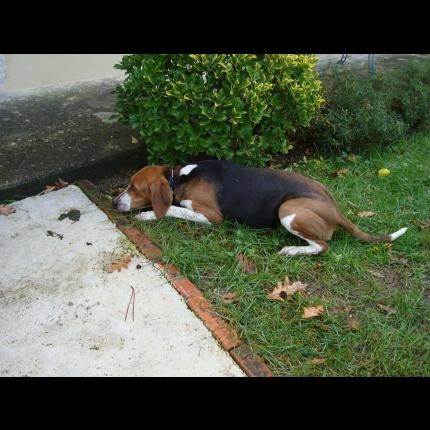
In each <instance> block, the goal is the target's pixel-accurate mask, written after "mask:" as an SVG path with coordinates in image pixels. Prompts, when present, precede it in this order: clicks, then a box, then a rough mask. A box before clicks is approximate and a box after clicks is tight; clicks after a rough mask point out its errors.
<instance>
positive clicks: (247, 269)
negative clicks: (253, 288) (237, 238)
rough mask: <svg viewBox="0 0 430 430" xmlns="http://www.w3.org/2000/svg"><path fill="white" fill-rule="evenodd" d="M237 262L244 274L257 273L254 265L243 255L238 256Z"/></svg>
mask: <svg viewBox="0 0 430 430" xmlns="http://www.w3.org/2000/svg"><path fill="white" fill-rule="evenodd" d="M236 261H237V262H238V263H239V266H240V268H241V269H242V272H243V273H255V267H254V265H253V264H252V263H251V262H250V261H249V260H248V258H247V257H246V256H245V255H243V254H237V255H236Z"/></svg>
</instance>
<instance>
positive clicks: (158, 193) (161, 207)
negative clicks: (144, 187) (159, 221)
mask: <svg viewBox="0 0 430 430" xmlns="http://www.w3.org/2000/svg"><path fill="white" fill-rule="evenodd" d="M149 189H150V191H151V200H152V203H151V205H152V208H153V209H154V212H155V216H156V217H157V218H163V216H164V215H166V212H167V210H168V209H169V208H170V206H171V205H172V201H173V192H172V190H171V188H170V187H169V184H168V182H167V181H157V182H154V183H153V184H151V185H150V186H149Z"/></svg>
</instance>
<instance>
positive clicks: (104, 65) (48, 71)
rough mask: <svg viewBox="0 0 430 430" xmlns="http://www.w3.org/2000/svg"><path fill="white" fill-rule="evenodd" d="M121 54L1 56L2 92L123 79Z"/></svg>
mask: <svg viewBox="0 0 430 430" xmlns="http://www.w3.org/2000/svg"><path fill="white" fill-rule="evenodd" d="M121 58H122V54H3V55H2V54H0V92H1V91H2V90H3V91H11V90H21V89H28V88H39V87H45V86H51V85H62V84H67V83H71V82H76V81H86V80H94V79H102V78H119V79H120V78H123V76H124V74H123V72H122V71H120V70H117V69H114V67H113V66H114V64H116V63H118V62H119V61H120V60H121Z"/></svg>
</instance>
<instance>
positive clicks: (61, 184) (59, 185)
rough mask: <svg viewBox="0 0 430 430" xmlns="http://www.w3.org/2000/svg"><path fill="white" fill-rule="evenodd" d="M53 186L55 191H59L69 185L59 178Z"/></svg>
mask: <svg viewBox="0 0 430 430" xmlns="http://www.w3.org/2000/svg"><path fill="white" fill-rule="evenodd" d="M54 185H55V186H56V188H57V190H59V189H61V188H65V187H67V185H69V183H68V182H66V181H63V180H62V179H61V178H58V180H57V181H55V182H54Z"/></svg>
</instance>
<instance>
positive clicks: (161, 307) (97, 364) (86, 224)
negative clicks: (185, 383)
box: [0, 186, 244, 376]
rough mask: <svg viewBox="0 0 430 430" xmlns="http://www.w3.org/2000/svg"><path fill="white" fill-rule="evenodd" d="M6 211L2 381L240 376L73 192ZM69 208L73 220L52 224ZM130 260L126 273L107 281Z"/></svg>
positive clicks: (156, 274) (1, 226) (175, 297)
mask: <svg viewBox="0 0 430 430" xmlns="http://www.w3.org/2000/svg"><path fill="white" fill-rule="evenodd" d="M13 206H14V207H15V208H16V213H14V214H11V215H9V216H1V215H0V337H1V341H0V376H24V375H26V376H244V374H243V372H242V371H241V370H240V368H239V367H238V366H237V365H236V363H235V362H234V361H233V360H232V359H231V357H230V356H229V355H228V354H227V353H226V352H225V351H224V350H223V349H222V348H221V347H220V346H219V345H218V343H217V342H216V341H215V339H214V338H213V337H212V335H211V333H210V332H209V331H208V330H207V329H206V327H205V326H204V325H203V323H202V322H201V321H200V320H199V319H198V318H197V317H196V316H195V315H194V314H193V313H192V312H191V311H190V310H189V309H188V308H187V306H186V304H185V302H184V300H183V299H182V297H181V296H180V295H179V294H178V293H177V292H176V291H175V290H174V288H173V287H172V286H171V285H170V284H169V282H168V281H167V280H166V279H165V278H164V277H163V276H162V275H161V273H160V271H159V270H157V269H155V268H154V267H153V265H152V263H150V262H149V261H148V260H147V259H146V258H145V257H144V256H142V255H141V254H140V253H139V252H138V251H137V250H136V248H135V247H134V245H133V244H131V242H129V241H128V240H127V239H126V237H125V236H124V235H123V234H122V233H121V232H120V231H119V230H118V229H117V228H116V227H115V226H114V225H113V224H112V223H111V222H110V221H109V220H108V218H107V217H106V215H105V214H104V213H103V212H102V211H101V210H99V209H98V208H97V207H96V206H95V205H94V204H93V203H92V202H91V201H90V200H89V199H88V198H87V197H86V196H85V195H84V194H83V193H82V192H81V190H80V189H79V188H77V187H75V186H69V187H67V188H63V189H61V190H59V191H55V192H51V193H49V194H46V195H43V196H35V197H30V198H27V199H25V200H22V201H20V202H16V203H14V204H13ZM70 209H78V210H80V212H81V218H80V220H79V221H77V222H74V221H72V220H70V219H68V218H66V219H63V220H62V221H59V220H58V217H59V216H60V215H61V214H62V213H67V212H68V211H69V210H70ZM47 231H52V232H55V233H58V234H61V235H63V239H60V238H59V237H58V236H55V235H54V236H49V235H48V234H47ZM87 242H88V243H91V244H92V245H87ZM130 253H131V254H133V255H134V257H133V259H132V260H131V262H130V263H129V265H128V268H127V269H123V270H122V271H120V272H114V273H107V272H106V270H105V267H106V265H107V264H108V263H109V262H111V261H112V260H113V259H114V258H115V257H118V256H121V255H127V254H130ZM137 264H140V265H141V266H142V267H141V269H137V268H136V266H137ZM130 286H133V287H134V288H135V291H136V296H135V310H134V313H135V315H134V316H135V319H134V322H133V319H132V314H131V312H132V308H131V306H130V310H129V312H128V317H127V321H124V318H125V312H126V309H127V305H128V303H129V300H130V293H131V288H130Z"/></svg>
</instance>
